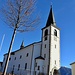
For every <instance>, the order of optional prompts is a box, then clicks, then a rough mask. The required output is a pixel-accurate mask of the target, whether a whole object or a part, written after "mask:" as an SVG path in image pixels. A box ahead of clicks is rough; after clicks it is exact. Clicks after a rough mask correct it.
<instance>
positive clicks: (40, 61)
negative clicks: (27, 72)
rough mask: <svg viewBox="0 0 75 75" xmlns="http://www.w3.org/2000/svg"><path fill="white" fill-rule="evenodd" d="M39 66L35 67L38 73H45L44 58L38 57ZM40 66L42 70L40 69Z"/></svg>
mask: <svg viewBox="0 0 75 75" xmlns="http://www.w3.org/2000/svg"><path fill="white" fill-rule="evenodd" d="M36 63H37V66H36V67H35V71H36V75H38V73H39V72H40V73H44V60H42V59H36ZM38 66H40V70H38Z"/></svg>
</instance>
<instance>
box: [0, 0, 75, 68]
mask: <svg viewBox="0 0 75 75" xmlns="http://www.w3.org/2000/svg"><path fill="white" fill-rule="evenodd" d="M5 1H6V0H0V8H1V7H2V5H3V4H4V3H5ZM51 2H52V5H53V12H54V16H55V20H56V25H57V27H59V28H60V32H61V38H60V47H61V48H60V51H61V53H60V55H61V66H67V67H70V65H69V64H70V63H72V62H74V61H75V44H74V43H75V33H74V32H75V0H53V1H52V0H37V4H36V9H37V12H38V13H39V14H40V24H39V26H38V28H37V29H36V30H35V31H32V32H25V33H19V32H17V35H16V38H15V41H14V45H13V49H12V51H14V50H18V49H19V48H20V45H21V42H22V40H24V44H25V46H26V45H29V44H31V43H33V42H38V41H40V40H41V36H42V31H41V29H42V28H43V27H44V26H45V25H46V21H47V18H48V14H49V10H50V4H51ZM1 17H2V16H0V45H1V41H2V37H3V35H4V34H5V38H4V41H3V45H2V48H1V50H0V61H2V60H3V55H4V54H5V53H7V51H8V48H9V44H10V41H11V36H12V33H13V30H12V29H10V28H9V27H8V25H7V24H6V23H5V22H3V21H2V19H1ZM36 33H37V34H36Z"/></svg>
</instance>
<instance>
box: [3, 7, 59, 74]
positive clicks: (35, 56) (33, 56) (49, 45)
mask: <svg viewBox="0 0 75 75" xmlns="http://www.w3.org/2000/svg"><path fill="white" fill-rule="evenodd" d="M6 57H7V54H5V55H4V60H3V65H2V66H3V68H2V71H3V69H4V65H5V61H6ZM59 69H60V29H59V28H58V27H57V26H56V22H55V18H54V13H53V10H52V7H51V9H50V13H49V16H48V20H47V23H46V25H45V27H44V28H42V38H41V41H39V42H34V43H32V44H30V45H28V46H24V42H22V44H21V47H20V49H19V50H16V51H14V52H12V53H11V57H10V61H9V65H8V70H7V72H8V73H14V74H17V75H59V71H58V70H59Z"/></svg>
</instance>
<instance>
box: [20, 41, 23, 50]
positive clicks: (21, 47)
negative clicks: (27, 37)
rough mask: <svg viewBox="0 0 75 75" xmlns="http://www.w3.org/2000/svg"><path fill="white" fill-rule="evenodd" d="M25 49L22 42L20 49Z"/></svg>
mask: <svg viewBox="0 0 75 75" xmlns="http://www.w3.org/2000/svg"><path fill="white" fill-rule="evenodd" d="M23 48H24V41H22V44H21V46H20V49H23Z"/></svg>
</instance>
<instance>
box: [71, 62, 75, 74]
mask: <svg viewBox="0 0 75 75" xmlns="http://www.w3.org/2000/svg"><path fill="white" fill-rule="evenodd" d="M70 65H71V67H72V75H75V62H73V63H71V64H70Z"/></svg>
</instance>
